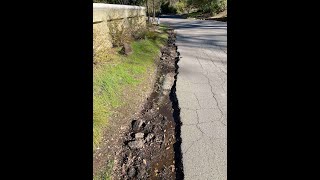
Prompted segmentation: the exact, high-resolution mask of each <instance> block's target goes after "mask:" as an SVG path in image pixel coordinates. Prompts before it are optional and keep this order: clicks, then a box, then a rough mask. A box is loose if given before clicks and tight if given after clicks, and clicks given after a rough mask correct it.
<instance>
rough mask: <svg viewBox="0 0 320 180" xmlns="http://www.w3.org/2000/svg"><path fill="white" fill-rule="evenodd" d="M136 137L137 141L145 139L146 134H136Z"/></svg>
mask: <svg viewBox="0 0 320 180" xmlns="http://www.w3.org/2000/svg"><path fill="white" fill-rule="evenodd" d="M134 137H135V138H136V139H143V137H144V133H142V132H140V133H136V134H135V135H134Z"/></svg>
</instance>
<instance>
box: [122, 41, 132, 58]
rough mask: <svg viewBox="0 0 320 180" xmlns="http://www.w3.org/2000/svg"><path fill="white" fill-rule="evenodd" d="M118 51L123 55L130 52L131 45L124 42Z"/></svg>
mask: <svg viewBox="0 0 320 180" xmlns="http://www.w3.org/2000/svg"><path fill="white" fill-rule="evenodd" d="M120 52H121V54H124V55H129V54H132V49H131V46H130V45H129V44H127V43H124V44H123V47H122V49H121V51H120Z"/></svg>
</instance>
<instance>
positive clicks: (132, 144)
mask: <svg viewBox="0 0 320 180" xmlns="http://www.w3.org/2000/svg"><path fill="white" fill-rule="evenodd" d="M128 146H129V147H130V149H140V148H143V146H144V143H143V140H142V139H140V140H137V141H131V142H129V143H128Z"/></svg>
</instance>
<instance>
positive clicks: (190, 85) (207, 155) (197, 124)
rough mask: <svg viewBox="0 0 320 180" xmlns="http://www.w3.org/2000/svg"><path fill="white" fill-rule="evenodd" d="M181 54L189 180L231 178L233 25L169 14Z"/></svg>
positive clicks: (181, 101)
mask: <svg viewBox="0 0 320 180" xmlns="http://www.w3.org/2000/svg"><path fill="white" fill-rule="evenodd" d="M160 23H163V24H168V25H170V26H171V27H173V28H174V29H175V32H176V33H177V41H176V45H177V46H178V52H180V61H179V63H178V66H179V69H178V73H179V74H178V76H177V86H176V93H177V98H178V102H179V107H180V118H181V122H182V126H181V138H182V144H181V149H182V153H183V154H182V161H183V169H184V177H185V179H186V180H189V179H190V180H191V179H192V180H195V179H199V180H204V179H210V180H215V179H217V180H225V179H227V23H225V22H218V21H205V20H189V19H182V18H179V17H178V16H165V15H163V16H162V18H160Z"/></svg>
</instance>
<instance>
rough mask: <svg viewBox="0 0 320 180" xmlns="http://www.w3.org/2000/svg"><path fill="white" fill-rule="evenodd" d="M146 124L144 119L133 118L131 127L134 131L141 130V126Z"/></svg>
mask: <svg viewBox="0 0 320 180" xmlns="http://www.w3.org/2000/svg"><path fill="white" fill-rule="evenodd" d="M143 126H145V121H144V120H141V119H139V120H133V121H132V122H131V127H132V130H133V131H139V130H140V128H141V127H143Z"/></svg>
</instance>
